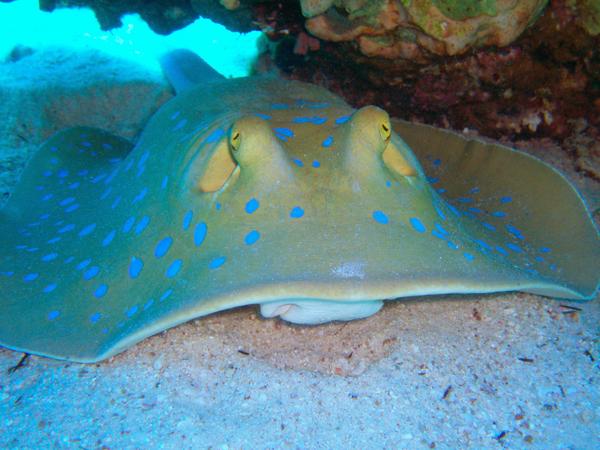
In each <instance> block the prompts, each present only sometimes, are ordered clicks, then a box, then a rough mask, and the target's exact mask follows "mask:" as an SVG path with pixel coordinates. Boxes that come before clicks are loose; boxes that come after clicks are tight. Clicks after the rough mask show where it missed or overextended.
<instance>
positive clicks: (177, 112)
mask: <svg viewBox="0 0 600 450" xmlns="http://www.w3.org/2000/svg"><path fill="white" fill-rule="evenodd" d="M179 114H181V111H175V112H174V113H173V114H171V117H170V119H171V120H175V119H177V118H178V117H179Z"/></svg>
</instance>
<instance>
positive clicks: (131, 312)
mask: <svg viewBox="0 0 600 450" xmlns="http://www.w3.org/2000/svg"><path fill="white" fill-rule="evenodd" d="M137 310H138V307H137V306H136V305H133V306H132V307H131V308H129V309H128V310H127V312H126V313H125V314H126V315H127V317H129V318H130V319H131V318H132V317H133V315H134V314H135V313H136V312H137Z"/></svg>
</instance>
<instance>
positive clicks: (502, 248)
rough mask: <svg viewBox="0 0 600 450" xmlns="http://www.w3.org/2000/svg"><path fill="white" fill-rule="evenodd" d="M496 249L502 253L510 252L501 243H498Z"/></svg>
mask: <svg viewBox="0 0 600 450" xmlns="http://www.w3.org/2000/svg"><path fill="white" fill-rule="evenodd" d="M496 251H497V252H498V253H500V254H502V255H508V252H507V251H506V250H505V249H504V247H502V246H500V245H496Z"/></svg>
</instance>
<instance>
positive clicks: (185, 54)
mask: <svg viewBox="0 0 600 450" xmlns="http://www.w3.org/2000/svg"><path fill="white" fill-rule="evenodd" d="M160 65H161V67H162V70H163V72H164V74H165V76H166V77H167V79H168V80H169V83H171V85H172V86H173V88H174V89H175V92H177V93H181V92H183V91H186V90H188V89H191V88H193V87H196V86H198V85H200V84H205V83H210V82H213V81H220V80H223V79H224V78H225V77H223V75H221V74H220V73H219V72H217V71H216V70H215V69H213V68H212V67H211V66H210V65H209V64H208V63H207V62H206V61H204V60H203V59H202V58H200V57H199V56H198V55H196V54H195V53H194V52H192V51H190V50H186V49H178V50H173V51H170V52H169V53H166V54H165V55H163V56H162V57H161V58H160Z"/></svg>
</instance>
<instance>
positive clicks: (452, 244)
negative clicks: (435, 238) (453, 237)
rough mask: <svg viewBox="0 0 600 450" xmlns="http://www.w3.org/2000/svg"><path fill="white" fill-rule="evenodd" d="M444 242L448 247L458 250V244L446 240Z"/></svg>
mask: <svg viewBox="0 0 600 450" xmlns="http://www.w3.org/2000/svg"><path fill="white" fill-rule="evenodd" d="M446 244H448V247H450V248H451V249H452V250H458V245H456V244H455V243H454V242H452V241H446Z"/></svg>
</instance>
